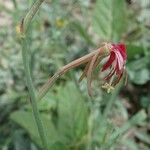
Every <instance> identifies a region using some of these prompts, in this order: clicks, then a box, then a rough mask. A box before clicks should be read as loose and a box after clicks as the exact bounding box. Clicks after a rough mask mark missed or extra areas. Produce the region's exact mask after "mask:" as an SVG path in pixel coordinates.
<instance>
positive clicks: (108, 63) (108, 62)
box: [102, 52, 116, 71]
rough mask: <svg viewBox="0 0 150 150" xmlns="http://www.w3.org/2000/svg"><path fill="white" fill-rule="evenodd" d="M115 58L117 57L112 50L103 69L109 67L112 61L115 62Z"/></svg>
mask: <svg viewBox="0 0 150 150" xmlns="http://www.w3.org/2000/svg"><path fill="white" fill-rule="evenodd" d="M115 59H116V55H115V53H114V52H111V54H110V57H109V59H108V61H107V62H106V63H105V64H104V65H103V68H102V71H104V70H106V69H108V68H109V67H110V66H111V65H112V63H113V62H114V60H115Z"/></svg>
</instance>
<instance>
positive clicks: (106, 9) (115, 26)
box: [93, 0, 126, 42]
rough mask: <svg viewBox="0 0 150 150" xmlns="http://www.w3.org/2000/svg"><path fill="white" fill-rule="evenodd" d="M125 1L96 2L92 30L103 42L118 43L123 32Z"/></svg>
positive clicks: (106, 0)
mask: <svg viewBox="0 0 150 150" xmlns="http://www.w3.org/2000/svg"><path fill="white" fill-rule="evenodd" d="M125 16H126V15H125V0H97V2H96V4H95V8H94V14H93V28H94V30H95V32H96V33H98V34H99V36H100V37H101V38H102V39H103V40H109V41H110V40H113V41H115V42H117V41H120V38H121V36H122V34H123V32H124V31H125V27H126V17H125Z"/></svg>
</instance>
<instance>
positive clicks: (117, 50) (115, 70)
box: [101, 43, 127, 91]
mask: <svg viewBox="0 0 150 150" xmlns="http://www.w3.org/2000/svg"><path fill="white" fill-rule="evenodd" d="M105 48H106V49H109V51H110V54H109V59H108V60H107V62H106V63H105V64H104V65H103V67H102V70H101V71H102V72H103V71H106V70H110V72H109V73H108V74H107V75H106V76H105V78H104V80H105V81H107V85H108V83H109V84H110V86H111V87H113V86H115V85H116V84H118V83H119V81H120V79H121V78H122V76H123V74H124V72H125V63H126V59H127V54H126V46H125V44H123V43H119V44H111V43H106V44H105ZM102 87H103V88H107V87H108V86H102ZM109 91H110V90H109Z"/></svg>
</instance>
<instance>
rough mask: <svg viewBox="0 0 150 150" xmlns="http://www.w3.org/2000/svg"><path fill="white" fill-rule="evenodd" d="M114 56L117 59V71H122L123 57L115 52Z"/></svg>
mask: <svg viewBox="0 0 150 150" xmlns="http://www.w3.org/2000/svg"><path fill="white" fill-rule="evenodd" d="M115 54H116V59H117V64H118V65H117V67H118V68H117V69H118V70H122V68H123V66H124V60H123V57H122V55H121V54H120V52H118V51H115Z"/></svg>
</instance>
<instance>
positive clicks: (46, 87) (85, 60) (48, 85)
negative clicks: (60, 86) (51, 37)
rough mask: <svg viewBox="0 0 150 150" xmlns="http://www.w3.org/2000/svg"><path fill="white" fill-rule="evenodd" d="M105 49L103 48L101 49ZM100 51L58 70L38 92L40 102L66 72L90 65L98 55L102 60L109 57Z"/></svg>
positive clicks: (106, 53)
mask: <svg viewBox="0 0 150 150" xmlns="http://www.w3.org/2000/svg"><path fill="white" fill-rule="evenodd" d="M101 49H103V48H101ZM99 51H100V49H97V50H94V51H93V52H91V53H89V54H87V55H85V56H83V57H81V58H78V59H76V60H74V61H72V62H70V63H69V64H67V65H65V66H63V67H62V68H61V69H60V70H58V71H57V72H56V73H55V74H54V75H53V76H52V77H50V78H49V79H48V80H47V81H46V83H45V84H44V85H43V86H42V87H41V88H40V90H39V92H38V96H37V97H38V100H41V99H42V98H43V97H44V96H45V94H46V93H47V92H48V90H49V89H50V88H51V87H52V86H53V84H54V83H55V81H56V80H57V79H58V78H59V77H60V76H62V75H63V74H65V73H66V72H68V71H69V70H70V69H73V68H75V67H77V66H80V65H82V64H85V63H88V62H89V61H90V60H91V59H92V58H93V56H94V55H96V54H97V53H99V54H100V57H99V59H100V58H103V57H106V56H107V55H108V52H101V53H100V52H99ZM97 65H98V63H97V64H96V65H94V67H96V66H97Z"/></svg>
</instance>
